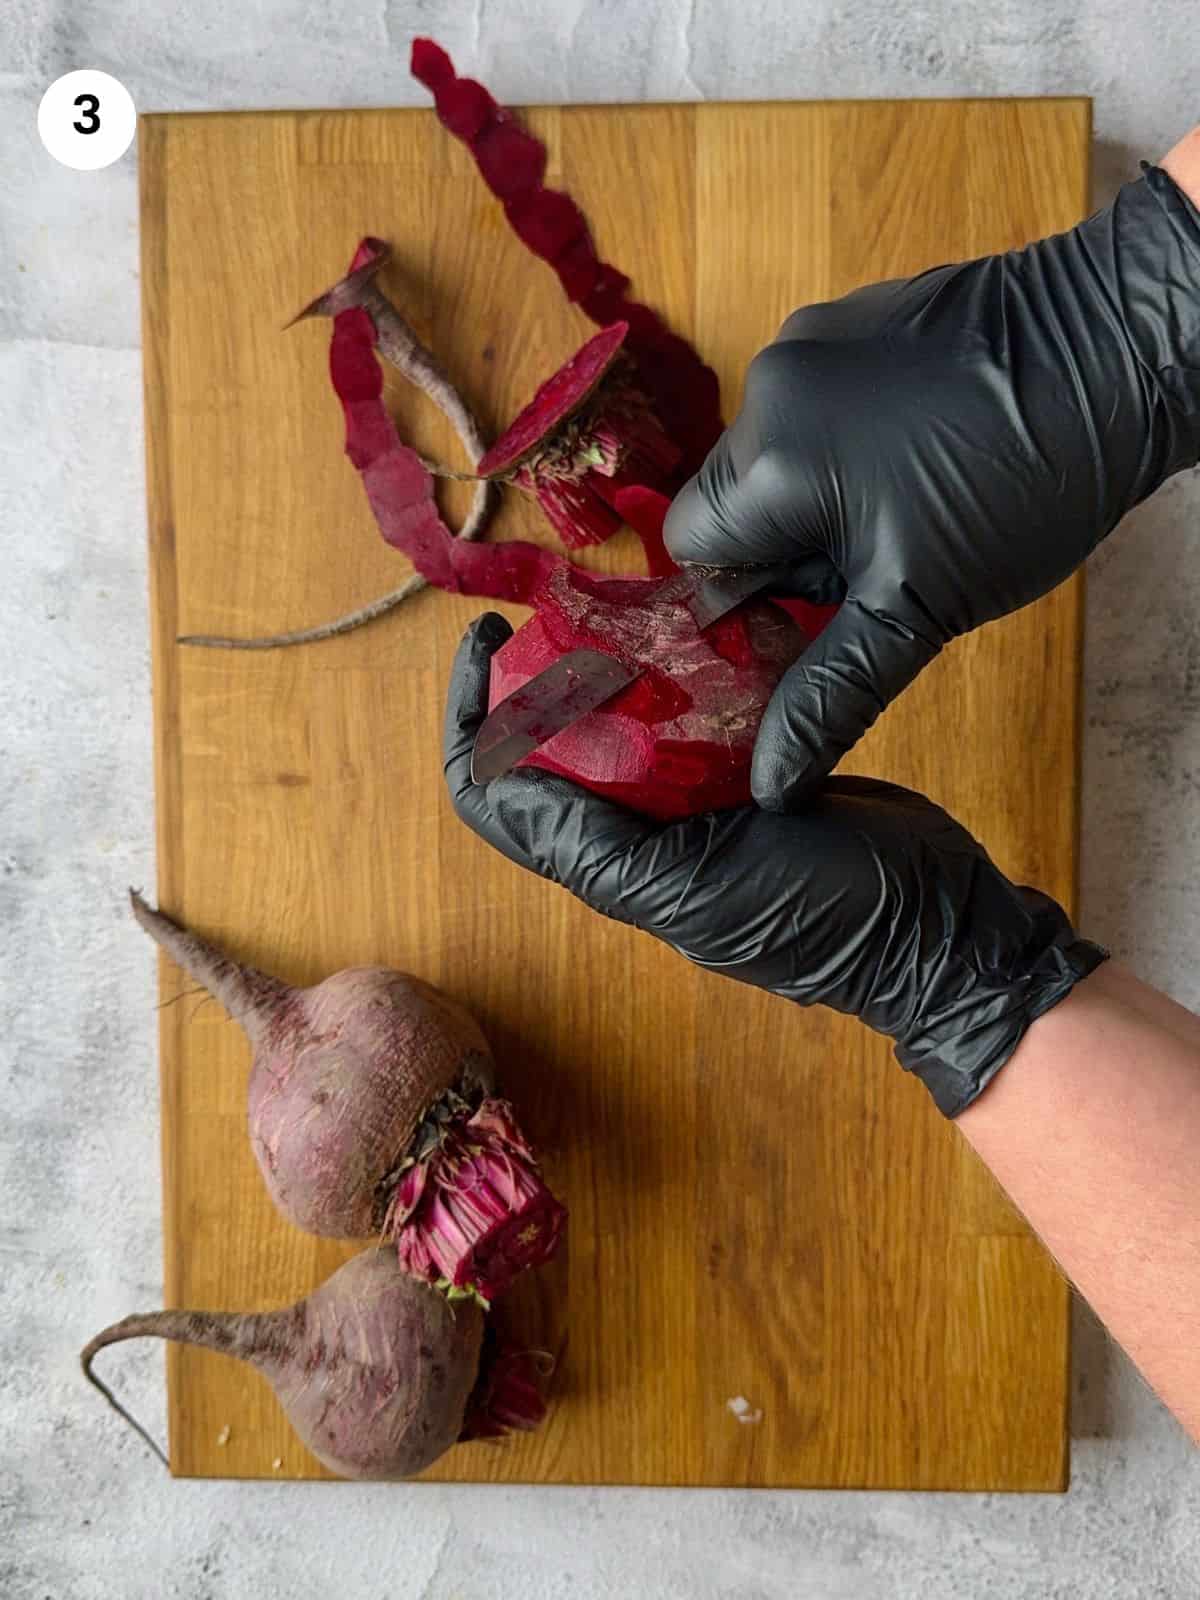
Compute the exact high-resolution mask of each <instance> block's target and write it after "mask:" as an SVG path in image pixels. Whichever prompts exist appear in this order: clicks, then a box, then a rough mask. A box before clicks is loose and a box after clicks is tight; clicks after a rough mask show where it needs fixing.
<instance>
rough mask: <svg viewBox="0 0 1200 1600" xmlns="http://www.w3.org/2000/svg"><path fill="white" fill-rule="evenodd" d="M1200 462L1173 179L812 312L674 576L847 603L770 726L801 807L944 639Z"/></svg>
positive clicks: (1082, 552)
mask: <svg viewBox="0 0 1200 1600" xmlns="http://www.w3.org/2000/svg"><path fill="white" fill-rule="evenodd" d="M1198 459H1200V213H1198V212H1197V209H1196V207H1195V206H1194V205H1193V204H1192V202H1191V200H1190V199H1189V198H1188V196H1187V195H1185V194H1184V193H1183V191H1182V190H1181V189H1179V188H1178V187H1177V186H1176V185H1175V183H1174V182H1173V181H1172V179H1171V178H1170V177H1169V176H1168V175H1167V174H1166V173H1165V172H1163V171H1162V170H1161V169H1159V168H1156V167H1151V168H1147V169H1146V171H1145V175H1144V176H1143V177H1142V178H1141V179H1140V180H1139V181H1138V182H1136V183H1131V184H1127V185H1126V186H1125V187H1124V188H1123V189H1122V190H1121V191H1120V193H1119V194H1118V196H1117V198H1116V200H1115V201H1114V202H1113V204H1112V205H1111V206H1108V207H1107V208H1106V209H1105V210H1103V211H1099V212H1097V213H1096V215H1094V216H1092V217H1090V218H1089V219H1088V220H1087V221H1086V222H1082V223H1080V225H1079V226H1078V227H1077V228H1073V229H1072V230H1071V231H1070V232H1068V233H1064V234H1059V235H1057V236H1056V237H1054V238H1051V239H1044V240H1042V241H1040V242H1039V243H1037V244H1032V245H1030V246H1028V247H1027V248H1026V249H1024V250H1013V251H1009V252H1008V253H1007V254H1005V255H1000V256H991V257H987V258H985V259H983V260H980V261H971V262H967V263H965V264H963V265H959V266H946V267H938V268H936V269H935V270H933V271H929V272H924V273H921V274H920V275H919V276H918V277H915V278H910V279H907V280H904V281H897V282H892V283H883V284H875V285H873V286H871V287H869V288H865V289H860V290H858V291H857V292H856V293H854V294H851V295H848V296H847V297H846V298H845V299H843V300H838V301H835V302H833V303H832V304H828V305H816V306H810V307H808V308H807V309H805V310H802V311H798V312H796V313H795V315H794V316H792V317H791V318H789V320H788V321H787V322H786V323H785V324H784V326H783V329H782V331H781V332H780V334H779V337H778V338H777V339H776V341H775V342H774V343H773V344H771V345H769V346H768V347H767V348H766V349H765V350H764V351H762V352H761V353H760V354H759V355H758V356H757V357H756V358H755V360H754V362H753V363H752V365H751V367H750V370H749V373H748V375H747V379H746V393H745V402H744V404H743V407H742V410H741V413H740V415H739V416H738V418H737V420H736V421H735V422H734V424H733V426H732V427H731V428H730V429H729V430H728V431H727V432H726V433H725V434H724V435H723V437H722V438H721V439H720V440H719V441H718V442H717V444H716V446H715V447H714V449H713V450H712V452H711V453H710V455H709V457H708V460H707V461H706V462H705V464H704V466H703V467H702V468H701V470H700V472H699V473H698V474H697V476H696V477H695V478H693V479H692V480H691V482H690V483H689V484H687V485H686V486H685V487H684V489H683V490H682V492H681V493H680V495H679V496H678V498H677V499H676V501H675V503H674V505H673V506H672V507H671V511H670V513H669V515H668V518H667V526H666V539H667V546H668V548H669V550H670V552H671V554H672V555H673V556H674V557H675V559H676V560H677V561H681V562H699V563H705V564H709V565H714V566H732V565H738V564H742V563H747V562H771V563H773V562H780V561H787V562H790V563H792V566H793V571H794V575H795V584H796V592H797V593H799V594H801V595H804V596H805V597H806V598H808V599H810V600H814V601H828V600H836V599H843V598H844V603H843V605H842V609H841V610H840V612H839V613H838V614H837V616H836V617H835V618H834V620H833V622H832V623H831V624H830V626H829V627H828V628H827V630H826V631H825V633H824V634H823V635H822V636H821V637H820V638H819V639H818V640H817V641H816V643H815V644H814V645H813V646H812V648H810V649H809V650H808V651H807V652H806V653H805V655H804V656H803V657H801V659H800V660H799V661H798V662H797V663H796V664H795V666H793V667H792V669H791V670H790V672H789V673H788V674H787V676H786V677H785V678H784V680H783V682H782V683H781V684H780V686H779V688H778V689H777V691H776V693H775V696H774V698H773V700H772V701H771V704H770V707H769V708H768V711H767V714H766V716H765V718H764V719H763V724H762V728H761V730H760V732H759V736H758V743H757V746H756V748H755V756H754V767H753V772H752V779H751V782H752V789H753V793H754V797H755V799H756V800H757V801H758V802H759V804H760V805H762V806H764V807H766V808H767V809H770V810H776V811H785V810H793V809H795V808H796V807H798V806H799V805H800V804H801V803H802V802H803V801H804V799H805V798H806V797H807V796H809V795H811V793H812V791H813V790H814V788H815V786H816V785H817V784H818V783H819V782H820V780H821V779H822V778H824V777H825V776H826V774H827V773H829V772H830V771H831V770H832V769H833V768H834V766H836V764H837V762H838V760H839V759H840V757H841V756H842V755H843V753H844V752H845V751H846V750H848V749H849V748H850V746H851V745H853V744H854V743H855V742H856V740H857V739H858V738H859V737H860V736H861V735H862V734H863V733H864V732H865V731H866V730H867V728H869V727H870V726H871V724H872V723H873V722H874V720H875V718H876V717H877V716H878V715H879V713H880V712H881V711H882V710H883V709H884V707H885V706H886V705H887V704H888V703H889V702H890V701H891V700H892V699H894V698H895V697H896V695H898V694H899V693H900V692H901V691H902V690H903V689H904V688H906V687H907V686H908V684H909V683H910V682H911V681H912V679H913V678H915V677H916V675H917V674H918V673H919V672H920V671H921V669H922V668H923V667H924V666H925V665H926V664H927V663H928V662H929V661H931V660H932V659H933V657H934V656H935V655H936V654H937V653H938V651H939V650H940V649H941V648H942V646H943V645H944V644H946V643H947V642H948V641H949V640H951V639H953V638H955V637H956V636H957V635H959V634H962V633H965V632H967V631H968V630H969V629H971V628H975V627H978V626H979V624H980V623H983V622H987V621H989V620H990V619H992V618H994V617H1000V616H1003V615H1004V614H1005V613H1007V612H1009V611H1015V610H1016V609H1017V608H1018V607H1020V606H1023V605H1026V604H1027V603H1028V602H1029V601H1031V600H1034V599H1036V598H1037V597H1038V596H1039V595H1042V594H1045V593H1046V591H1047V590H1049V589H1052V588H1053V587H1054V586H1055V585H1056V584H1058V583H1059V582H1060V581H1061V580H1062V579H1063V578H1065V577H1067V575H1068V574H1069V573H1071V572H1073V571H1074V569H1075V568H1076V567H1078V566H1079V565H1080V563H1081V562H1082V561H1083V560H1084V559H1085V557H1086V556H1087V555H1088V554H1089V553H1090V551H1091V550H1092V549H1093V548H1094V547H1095V546H1096V545H1097V544H1098V543H1099V542H1100V540H1101V539H1103V538H1104V537H1105V535H1106V534H1108V533H1109V532H1111V530H1112V529H1113V528H1114V527H1115V526H1116V524H1117V522H1118V521H1119V520H1120V519H1121V517H1122V516H1124V514H1125V513H1126V512H1127V511H1128V510H1129V509H1130V508H1131V507H1132V506H1134V505H1136V504H1137V503H1138V501H1140V500H1143V499H1144V498H1145V497H1146V496H1147V495H1148V494H1150V493H1151V492H1152V491H1153V490H1154V489H1155V488H1157V487H1158V485H1159V484H1160V483H1161V482H1162V481H1163V479H1164V478H1166V477H1168V476H1169V475H1170V474H1171V473H1174V472H1178V471H1179V470H1180V469H1181V468H1183V467H1188V466H1193V465H1195V463H1196V462H1197V460H1198Z"/></svg>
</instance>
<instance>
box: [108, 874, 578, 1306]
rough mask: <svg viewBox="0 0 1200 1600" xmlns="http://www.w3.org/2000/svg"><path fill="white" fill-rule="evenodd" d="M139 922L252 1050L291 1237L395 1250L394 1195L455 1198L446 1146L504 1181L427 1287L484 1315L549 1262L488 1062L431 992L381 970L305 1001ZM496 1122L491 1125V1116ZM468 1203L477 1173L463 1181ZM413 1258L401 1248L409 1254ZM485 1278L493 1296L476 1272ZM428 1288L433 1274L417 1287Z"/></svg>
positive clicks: (194, 943)
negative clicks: (482, 1309) (423, 1173)
mask: <svg viewBox="0 0 1200 1600" xmlns="http://www.w3.org/2000/svg"><path fill="white" fill-rule="evenodd" d="M132 900H133V911H134V915H135V916H136V917H137V920H138V922H139V923H140V924H141V925H142V927H143V928H144V929H145V930H146V931H147V933H149V934H150V935H151V937H152V938H154V939H155V940H156V941H157V942H158V943H159V944H160V945H161V946H162V947H163V949H165V950H166V951H167V953H168V954H169V955H170V956H171V957H172V959H173V960H175V961H176V962H177V963H178V964H179V965H180V966H181V967H183V968H184V969H185V970H186V971H187V972H189V973H190V974H191V975H192V977H194V978H195V979H196V980H197V981H198V982H199V983H202V984H203V985H204V987H205V988H206V989H208V990H209V992H210V993H211V994H212V995H214V996H215V997H216V998H217V999H218V1000H220V1001H221V1003H222V1004H223V1005H224V1006H225V1008H226V1010H227V1011H228V1012H229V1013H230V1015H231V1016H232V1017H234V1018H235V1019H236V1020H237V1022H238V1023H240V1025H241V1026H242V1028H243V1029H244V1031H245V1033H246V1035H247V1037H248V1038H249V1040H250V1043H251V1045H252V1046H253V1050H254V1063H253V1066H252V1069H251V1073H250V1085H249V1094H248V1107H249V1109H248V1116H249V1128H250V1142H251V1146H252V1148H253V1150H254V1154H255V1158H256V1159H257V1161H258V1165H259V1170H260V1171H261V1173H262V1175H263V1181H264V1182H265V1183H266V1186H267V1189H268V1190H269V1192H270V1194H271V1198H272V1199H273V1200H274V1202H275V1204H276V1206H277V1207H278V1208H279V1210H280V1211H281V1212H282V1214H283V1215H284V1216H285V1217H287V1218H288V1220H289V1221H291V1222H293V1223H295V1224H296V1226H297V1227H300V1228H304V1229H306V1230H307V1231H308V1232H309V1233H317V1234H323V1235H326V1236H329V1237H332V1238H338V1239H364V1238H373V1237H378V1236H379V1235H380V1234H381V1233H383V1234H385V1235H387V1236H390V1237H395V1238H396V1239H397V1240H399V1241H401V1242H404V1241H405V1238H406V1236H407V1235H409V1234H411V1233H414V1232H417V1233H419V1232H420V1231H421V1230H422V1229H423V1228H424V1226H425V1223H426V1219H425V1214H424V1211H423V1210H422V1208H420V1207H417V1206H415V1205H408V1206H402V1207H397V1205H396V1203H395V1202H396V1193H397V1188H398V1186H399V1185H400V1184H401V1182H402V1181H403V1182H405V1183H406V1184H407V1185H409V1186H410V1187H411V1185H412V1183H413V1181H414V1180H413V1176H412V1174H413V1171H414V1169H421V1170H423V1169H425V1168H426V1167H427V1168H428V1169H429V1172H430V1175H431V1177H432V1178H433V1179H435V1180H436V1186H437V1187H438V1188H440V1189H442V1190H447V1189H449V1190H452V1189H453V1188H454V1187H455V1185H456V1182H457V1181H458V1180H457V1178H456V1168H455V1166H454V1164H453V1163H452V1162H447V1161H446V1160H445V1159H444V1151H445V1149H446V1147H447V1145H450V1146H452V1147H453V1148H454V1149H457V1147H458V1143H460V1142H463V1141H465V1142H466V1144H467V1146H468V1147H469V1148H470V1149H471V1151H472V1153H473V1158H474V1159H475V1160H476V1161H477V1162H483V1163H486V1161H487V1160H488V1159H489V1157H490V1156H491V1155H492V1154H493V1149H492V1147H493V1144H495V1145H496V1150H495V1158H496V1160H497V1162H498V1163H499V1164H500V1165H502V1167H503V1169H504V1171H505V1173H507V1174H509V1175H510V1177H511V1181H509V1182H508V1183H507V1185H506V1186H494V1187H493V1190H492V1192H491V1204H490V1206H489V1210H488V1213H487V1215H486V1216H485V1217H480V1218H478V1219H477V1223H476V1226H475V1227H474V1228H472V1229H465V1228H464V1229H460V1231H459V1233H458V1234H456V1236H455V1239H454V1241H453V1247H451V1245H446V1246H444V1247H443V1248H442V1249H441V1250H440V1251H439V1261H440V1262H441V1265H442V1268H443V1270H442V1271H441V1272H440V1273H439V1275H438V1278H437V1279H436V1280H434V1281H437V1282H439V1283H444V1286H445V1287H447V1288H452V1289H458V1290H462V1291H465V1292H470V1293H474V1294H477V1295H479V1296H480V1298H482V1299H484V1300H490V1299H491V1297H492V1296H493V1295H494V1294H499V1293H501V1292H502V1291H503V1290H504V1289H506V1288H507V1287H508V1285H509V1283H510V1282H511V1279H512V1277H513V1275H514V1274H515V1273H516V1272H518V1271H520V1270H521V1269H522V1268H523V1267H528V1266H535V1265H537V1264H538V1263H539V1262H541V1261H545V1260H547V1259H548V1258H549V1256H550V1255H551V1254H552V1253H553V1251H554V1250H555V1249H556V1248H557V1246H558V1243H559V1240H560V1238H561V1235H562V1230H563V1223H564V1220H565V1212H564V1210H563V1208H562V1206H561V1205H560V1204H559V1202H558V1201H557V1200H555V1198H554V1196H553V1195H552V1194H550V1192H549V1190H548V1189H547V1188H546V1186H545V1184H544V1183H543V1181H542V1178H541V1173H540V1171H539V1169H538V1166H537V1164H536V1162H535V1160H534V1158H533V1154H532V1152H531V1151H530V1149H529V1147H528V1145H527V1144H525V1142H524V1140H520V1141H519V1148H518V1147H517V1146H515V1145H512V1144H511V1143H504V1144H501V1143H500V1142H499V1141H498V1140H497V1138H496V1135H495V1131H494V1124H495V1122H496V1120H497V1116H499V1117H501V1118H502V1119H503V1121H504V1122H505V1124H506V1125H507V1124H509V1123H511V1120H512V1111H511V1107H509V1106H508V1105H507V1104H506V1103H505V1102H503V1101H498V1100H495V1099H494V1098H493V1097H492V1094H491V1090H492V1082H493V1062H492V1056H491V1052H490V1051H489V1049H488V1046H487V1042H486V1040H485V1039H484V1037H483V1035H482V1034H481V1033H480V1031H479V1029H478V1027H477V1026H476V1024H475V1022H474V1021H473V1019H472V1018H471V1017H470V1016H468V1015H467V1013H466V1012H465V1011H464V1010H463V1009H462V1008H461V1006H458V1005H455V1003H454V1002H453V1001H451V1000H449V999H447V998H446V996H445V995H442V994H439V993H438V991H437V990H436V989H434V988H432V987H431V986H430V985H429V984H427V983H423V982H422V981H421V980H420V979H419V978H413V977H409V976H407V975H405V974H404V973H401V972H395V971H393V970H392V969H391V968H388V967H353V968H349V969H348V970H346V971H344V972H338V973H335V974H334V975H333V976H332V977H330V978H326V979H325V980H324V981H323V982H322V983H318V984H316V985H315V986H314V987H312V988H310V989H295V988H292V987H291V986H290V985H289V984H286V983H283V982H281V981H280V980H279V979H277V978H273V977H270V976H269V975H267V974H266V973H262V972H258V971H256V970H255V969H254V968H251V967H245V966H242V965H240V964H238V963H237V962H234V961H232V960H231V959H230V958H229V957H228V956H226V955H225V954H224V953H223V952H222V951H221V950H219V949H217V948H216V947H215V946H214V945H211V944H209V943H208V942H207V941H206V940H204V939H201V938H199V937H198V936H197V935H196V934H194V933H192V932H190V931H189V930H188V929H186V928H184V927H182V926H181V925H180V924H178V923H177V922H174V921H173V920H172V919H171V918H170V917H167V916H164V915H163V913H162V912H161V911H154V910H152V909H151V908H150V907H149V906H148V905H147V904H146V903H145V901H144V900H143V899H142V898H141V896H140V895H137V894H135V895H133V897H132ZM488 1112H491V1113H492V1116H491V1117H490V1118H489V1116H488V1115H486V1114H485V1113H488ZM462 1183H463V1185H464V1186H465V1187H466V1188H468V1189H473V1188H474V1187H475V1185H476V1183H477V1175H476V1173H475V1171H474V1170H472V1171H471V1172H465V1173H463V1175H462ZM406 1248H407V1246H406ZM484 1263H485V1264H486V1267H487V1276H486V1280H485V1281H486V1292H485V1288H484V1285H483V1284H482V1283H481V1282H480V1281H478V1280H477V1278H476V1276H475V1269H476V1266H477V1264H484ZM422 1275H423V1276H430V1275H429V1274H422Z"/></svg>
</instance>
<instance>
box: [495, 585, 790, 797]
mask: <svg viewBox="0 0 1200 1600" xmlns="http://www.w3.org/2000/svg"><path fill="white" fill-rule="evenodd" d="M784 570H785V569H783V568H780V567H744V568H740V569H738V570H737V571H735V572H731V573H730V574H729V576H728V577H726V576H725V575H724V574H722V575H720V576H713V577H704V578H697V577H696V575H695V574H693V573H689V572H682V573H680V574H679V575H678V577H675V578H672V579H671V580H670V581H669V583H668V584H667V585H666V586H664V588H663V590H662V598H663V599H664V600H668V599H670V600H678V601H681V602H682V603H683V604H684V605H685V606H686V607H687V609H688V610H689V611H690V612H691V614H692V617H693V619H694V620H695V623H696V626H697V627H698V628H699V629H700V630H701V631H703V630H704V629H705V628H708V627H711V626H712V624H713V623H714V622H716V621H718V620H719V619H720V618H721V617H723V616H725V615H727V614H728V613H729V612H730V611H732V610H734V609H735V608H736V607H737V606H740V605H741V603H742V601H743V600H748V599H749V598H750V596H751V595H753V594H757V593H758V592H759V590H760V589H764V588H766V587H767V586H768V585H771V584H774V585H775V586H776V587H778V586H779V584H780V580H781V576H782V574H783V572H784ZM641 675H642V669H641V668H640V667H627V666H626V665H625V664H624V662H622V661H618V660H617V658H616V656H610V655H606V654H605V652H604V651H603V650H589V649H580V650H571V651H569V652H568V653H567V654H566V655H565V656H560V657H559V658H558V660H557V661H555V662H553V663H551V665H550V666H548V667H545V668H543V669H542V671H541V672H539V673H537V674H536V675H535V676H534V677H532V678H530V680H529V682H528V683H523V684H522V685H521V687H520V688H519V689H514V691H513V692H512V694H510V695H508V696H507V698H506V699H504V700H502V701H501V702H500V704H499V705H498V706H496V708H495V709H494V710H493V711H491V712H489V713H488V715H487V716H486V717H485V718H484V720H483V722H482V723H481V724H480V728H479V732H478V733H477V734H476V735H475V743H474V745H473V746H472V749H471V782H472V783H490V782H491V781H492V779H493V778H499V777H501V776H503V774H504V773H506V772H511V771H512V769H513V767H515V766H516V764H517V762H518V761H521V760H523V759H524V758H525V756H527V755H529V754H531V753H532V752H533V751H534V750H536V749H538V748H539V747H540V746H541V745H544V744H545V743H546V742H547V740H549V739H553V737H554V736H555V734H556V733H561V732H562V731H563V729H564V728H569V727H570V726H571V725H572V723H575V722H578V721H579V719H580V718H581V717H585V716H587V714H588V712H590V711H595V710H596V709H597V707H599V706H602V705H603V704H604V702H605V701H606V700H611V699H612V697H613V695H615V694H618V693H619V692H620V691H621V690H622V689H625V688H628V686H629V685H630V684H631V683H633V682H635V681H636V680H637V679H638V678H640V677H641Z"/></svg>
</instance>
